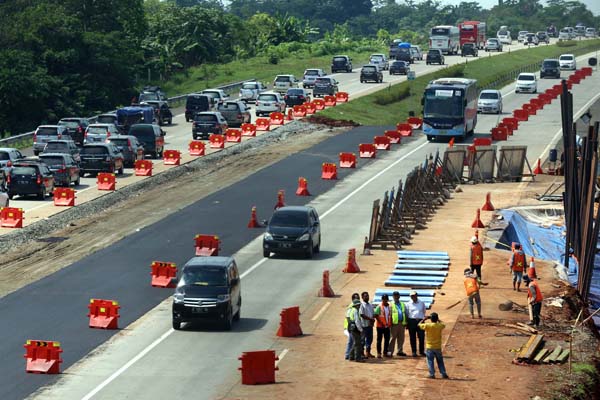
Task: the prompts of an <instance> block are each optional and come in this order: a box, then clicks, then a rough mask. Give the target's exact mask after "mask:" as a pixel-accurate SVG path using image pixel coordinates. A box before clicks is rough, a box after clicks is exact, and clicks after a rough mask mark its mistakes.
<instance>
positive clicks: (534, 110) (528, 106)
mask: <svg viewBox="0 0 600 400" xmlns="http://www.w3.org/2000/svg"><path fill="white" fill-rule="evenodd" d="M523 110H525V112H527V114H529V115H536V114H537V108H536V106H534V105H533V104H530V103H525V104H523Z"/></svg>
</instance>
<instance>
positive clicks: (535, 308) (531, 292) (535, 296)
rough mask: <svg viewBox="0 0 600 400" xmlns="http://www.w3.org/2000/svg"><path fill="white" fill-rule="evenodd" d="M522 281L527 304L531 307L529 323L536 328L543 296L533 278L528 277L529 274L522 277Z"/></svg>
mask: <svg viewBox="0 0 600 400" xmlns="http://www.w3.org/2000/svg"><path fill="white" fill-rule="evenodd" d="M523 282H524V283H525V286H527V304H528V306H529V307H531V315H532V318H531V321H529V325H534V326H535V327H536V328H537V327H539V326H540V314H541V313H542V300H544V296H543V295H542V291H541V290H540V287H539V285H538V283H537V281H536V280H535V279H530V278H529V276H527V275H525V276H524V277H523Z"/></svg>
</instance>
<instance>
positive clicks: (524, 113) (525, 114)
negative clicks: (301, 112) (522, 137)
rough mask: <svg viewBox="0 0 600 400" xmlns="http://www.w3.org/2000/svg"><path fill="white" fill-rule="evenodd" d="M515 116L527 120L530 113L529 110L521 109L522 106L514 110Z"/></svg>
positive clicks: (520, 119)
mask: <svg viewBox="0 0 600 400" xmlns="http://www.w3.org/2000/svg"><path fill="white" fill-rule="evenodd" d="M513 116H514V117H515V119H516V120H517V121H519V122H521V121H527V120H528V119H529V113H528V112H527V110H524V109H520V108H518V109H516V110H514V111H513Z"/></svg>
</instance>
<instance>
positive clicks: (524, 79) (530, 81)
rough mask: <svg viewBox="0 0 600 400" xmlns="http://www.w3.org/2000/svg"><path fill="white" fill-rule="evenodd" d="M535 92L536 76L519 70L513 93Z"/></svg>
mask: <svg viewBox="0 0 600 400" xmlns="http://www.w3.org/2000/svg"><path fill="white" fill-rule="evenodd" d="M523 92H527V93H537V78H536V76H535V74H533V73H531V72H521V73H520V74H519V76H518V77H517V84H516V86H515V93H523Z"/></svg>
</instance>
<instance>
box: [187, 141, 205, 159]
mask: <svg viewBox="0 0 600 400" xmlns="http://www.w3.org/2000/svg"><path fill="white" fill-rule="evenodd" d="M188 148H189V150H190V156H203V155H204V154H205V152H206V146H205V145H204V142H201V141H199V140H192V141H191V142H190V145H189V147H188Z"/></svg>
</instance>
